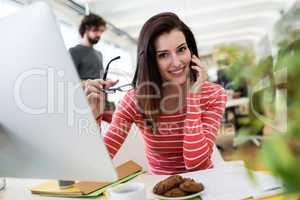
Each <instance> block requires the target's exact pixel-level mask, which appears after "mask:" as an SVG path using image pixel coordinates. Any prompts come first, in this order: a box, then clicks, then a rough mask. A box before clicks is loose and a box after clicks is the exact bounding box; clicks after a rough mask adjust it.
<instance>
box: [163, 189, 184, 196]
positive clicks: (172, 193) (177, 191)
mask: <svg viewBox="0 0 300 200" xmlns="http://www.w3.org/2000/svg"><path fill="white" fill-rule="evenodd" d="M186 195H188V194H187V193H186V192H184V191H182V190H181V189H180V188H178V187H176V188H173V189H171V190H169V191H167V192H165V193H164V195H163V196H165V197H184V196H186Z"/></svg>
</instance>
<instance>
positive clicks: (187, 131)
mask: <svg viewBox="0 0 300 200" xmlns="http://www.w3.org/2000/svg"><path fill="white" fill-rule="evenodd" d="M186 100H187V101H186V107H185V108H184V111H182V112H177V113H174V114H161V115H160V117H159V122H158V123H157V124H156V125H157V127H158V131H157V133H155V134H154V133H153V131H152V130H151V129H150V128H148V127H147V126H146V125H145V122H144V120H143V118H142V115H141V114H140V113H139V112H138V109H137V108H138V107H137V101H136V99H135V93H134V90H131V91H129V92H128V93H127V94H126V95H125V96H124V98H123V99H122V101H121V102H120V104H119V105H118V107H117V109H116V111H115V113H114V115H113V118H112V121H111V124H110V126H109V128H108V131H107V133H106V134H105V136H104V142H105V144H106V146H107V148H108V151H109V154H110V156H111V157H112V158H113V157H114V156H115V155H116V153H117V152H118V150H119V149H120V147H121V145H122V144H123V142H124V140H125V139H126V137H127V135H128V133H129V131H130V128H131V126H132V124H133V123H135V124H136V125H137V127H138V128H139V130H140V132H141V134H142V135H143V138H144V140H145V145H146V157H147V160H148V163H149V167H150V173H152V174H167V175H168V174H178V173H184V172H188V171H196V170H201V169H207V168H211V167H212V166H213V163H212V161H211V155H212V151H213V145H214V142H215V137H216V134H217V131H218V128H219V126H220V121H221V119H222V115H223V113H224V110H225V104H226V94H225V90H224V89H223V88H222V87H221V86H220V85H217V84H214V83H210V82H204V83H203V85H202V88H201V92H199V93H192V92H189V93H188V94H187V97H186Z"/></svg>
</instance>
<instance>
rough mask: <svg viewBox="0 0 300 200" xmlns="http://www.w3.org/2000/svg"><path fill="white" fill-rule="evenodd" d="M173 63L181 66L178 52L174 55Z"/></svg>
mask: <svg viewBox="0 0 300 200" xmlns="http://www.w3.org/2000/svg"><path fill="white" fill-rule="evenodd" d="M172 65H173V66H175V67H178V66H180V58H179V56H178V55H177V54H173V55H172Z"/></svg>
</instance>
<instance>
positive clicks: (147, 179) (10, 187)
mask: <svg viewBox="0 0 300 200" xmlns="http://www.w3.org/2000/svg"><path fill="white" fill-rule="evenodd" d="M157 179H161V177H160V176H155V177H154V176H150V175H141V176H139V177H137V178H135V179H134V180H133V181H134V182H142V183H144V184H145V186H146V188H147V185H151V184H153V182H154V181H155V182H156V181H157ZM42 182H44V180H33V179H15V178H8V179H7V187H6V189H5V190H4V191H1V192H0V199H1V200H12V199H26V200H78V198H61V197H51V198H49V197H43V196H39V195H32V194H31V192H30V188H31V187H33V186H36V185H37V184H40V183H42ZM95 199H97V200H106V199H107V198H106V197H103V196H101V197H99V198H95ZM249 200H250V199H249ZM263 200H297V197H296V196H293V195H291V196H286V195H285V196H283V195H279V196H275V197H269V198H264V199H263Z"/></svg>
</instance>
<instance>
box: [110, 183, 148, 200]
mask: <svg viewBox="0 0 300 200" xmlns="http://www.w3.org/2000/svg"><path fill="white" fill-rule="evenodd" d="M108 199H109V200H146V192H145V186H144V185H143V184H142V183H124V184H121V185H118V186H116V187H113V188H110V189H108Z"/></svg>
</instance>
